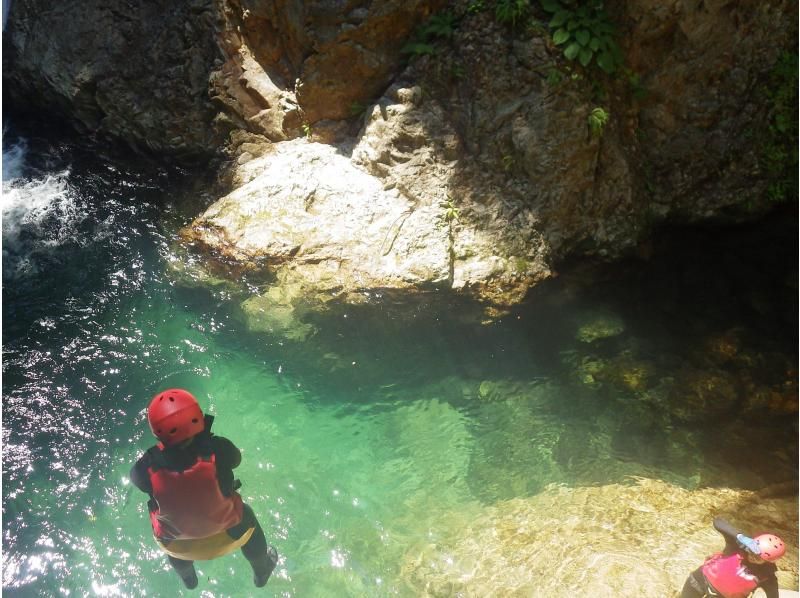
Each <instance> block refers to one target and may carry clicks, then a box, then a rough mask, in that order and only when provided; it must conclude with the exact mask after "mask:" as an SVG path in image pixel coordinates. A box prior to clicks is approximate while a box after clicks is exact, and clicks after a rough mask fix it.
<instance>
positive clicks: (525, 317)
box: [3, 144, 797, 597]
mask: <svg viewBox="0 0 800 598" xmlns="http://www.w3.org/2000/svg"><path fill="white" fill-rule="evenodd" d="M33 145H34V146H35V144H33ZM34 151H35V152H38V153H37V154H36V156H35V157H34V158H30V157H29V158H28V160H29V161H31V162H33V163H34V165H35V166H36V167H37V168H38V170H27V171H22V173H21V174H20V176H18V177H15V178H13V179H11V180H7V181H5V182H4V190H5V193H4V280H3V282H4V294H3V343H4V363H3V591H4V593H5V594H6V595H9V596H55V595H73V596H74V595H102V596H145V595H149V596H169V595H180V594H181V593H183V592H184V591H183V590H182V589H181V586H180V585H179V581H178V579H177V577H176V576H175V575H174V573H173V572H172V571H171V570H169V569H168V567H167V566H166V561H165V559H164V557H163V555H162V554H161V553H160V552H159V551H158V550H157V549H156V546H155V544H154V542H153V540H152V538H151V535H150V531H149V524H148V522H147V516H146V512H145V507H144V503H145V500H144V496H143V495H141V494H140V493H139V492H138V491H136V490H135V489H132V488H131V486H130V484H129V482H128V479H127V475H128V471H129V469H130V466H131V465H132V464H133V462H134V461H135V460H136V458H137V456H138V455H139V454H140V453H141V452H142V451H143V450H145V449H146V448H147V447H148V446H150V445H151V443H152V438H151V437H150V435H149V432H148V430H147V425H146V421H145V419H144V408H145V406H146V404H147V402H148V400H149V398H150V397H151V396H152V395H153V394H155V393H156V392H157V391H159V390H161V389H164V388H167V387H184V388H187V389H189V390H191V391H192V392H193V393H195V394H196V395H197V396H198V397H199V398H200V401H201V404H202V406H203V407H204V408H205V409H206V410H207V411H209V412H211V413H213V414H215V415H216V416H217V421H216V424H215V429H216V432H217V433H218V434H220V435H223V436H227V437H229V438H230V439H232V440H233V441H234V442H235V443H236V444H237V445H238V446H239V447H240V448H241V449H242V451H243V463H242V465H241V467H240V468H239V469H238V470H237V473H238V477H239V478H240V479H241V480H242V482H243V487H242V490H241V492H242V495H243V496H244V498H245V500H246V501H247V502H248V503H249V504H251V505H252V506H253V508H254V509H255V511H256V513H257V515H258V516H259V518H260V520H261V522H262V525H263V527H264V529H265V532H266V534H267V536H268V539H269V540H270V542H271V543H273V544H274V545H275V546H276V547H277V548H278V551H279V552H280V554H281V562H280V565H279V568H278V570H277V571H276V573H275V575H274V576H273V578H272V580H271V581H270V582H269V585H268V587H267V589H266V590H263V591H260V592H256V591H255V590H254V589H251V586H250V583H251V582H250V578H251V575H250V571H249V567H248V565H247V563H246V561H245V560H244V559H243V558H242V557H241V556H240V555H238V554H236V555H232V556H228V557H225V558H223V559H218V560H216V561H211V562H207V563H199V564H198V573H199V576H200V578H201V582H200V590H202V591H203V592H204V593H203V594H202V595H206V596H212V595H213V596H248V595H256V594H261V595H276V596H278V595H281V596H300V597H305V596H384V595H397V596H413V595H416V593H417V592H418V589H415V588H413V587H412V586H410V585H409V584H408V580H407V579H406V577H405V576H404V571H405V567H406V565H407V563H408V562H409V560H413V559H414V556H415V554H416V553H417V552H418V549H419V547H422V546H424V545H426V544H428V543H430V542H434V541H436V539H437V538H441V537H444V536H446V535H447V534H449V533H452V532H453V530H456V529H460V528H463V527H464V526H466V525H468V524H469V522H470V521H472V519H473V518H474V517H476V516H477V514H478V513H480V511H481V509H482V508H484V507H485V506H486V505H491V504H494V503H496V502H497V501H500V500H504V499H508V498H514V497H524V496H530V495H532V494H534V493H536V492H538V491H539V490H541V489H542V488H543V487H544V486H545V485H546V484H549V483H561V484H565V485H567V486H572V487H576V486H580V485H587V484H607V483H612V482H621V481H624V480H625V479H626V476H630V475H638V476H645V477H653V478H658V479H664V480H668V481H670V482H672V483H674V484H677V485H680V486H683V487H687V488H698V487H702V486H705V485H711V486H731V487H748V488H758V487H761V486H763V485H766V484H770V483H775V482H785V481H787V480H788V481H792V480H794V481H796V480H797V470H796V463H797V448H796V447H797V425H796V415H795V416H789V417H787V416H786V415H785V414H781V413H766V412H763V411H760V412H757V413H748V414H747V416H746V418H743V417H737V416H736V410H742V409H744V407H741V406H739V407H737V408H736V410H735V411H734V413H725V415H724V416H720V417H718V418H715V419H711V420H703V421H698V420H692V421H684V420H682V419H680V418H676V417H673V416H672V415H670V413H669V410H668V409H666V410H665V409H664V408H663V406H659V405H658V404H657V403H654V402H653V401H652V400H649V401H648V400H644V399H643V396H644V395H643V392H644V391H641V390H636V388H631V387H630V386H628V387H626V386H625V385H624V384H619V383H615V382H614V378H613V376H612V377H611V378H609V377H608V376H607V377H606V378H602V377H594V378H587V377H586V376H587V373H588V374H589V375H591V372H595V370H593V369H592V364H597V363H608V362H610V361H613V360H614V359H620V356H623V357H624V356H628V357H630V356H633V357H635V359H637V360H639V361H645V362H646V363H647V364H649V367H651V368H652V372H651V373H650V374H649V377H650V379H651V381H652V380H655V379H662V378H669V377H670V376H672V377H674V376H677V375H678V372H680V371H681V370H682V368H684V369H685V368H686V367H688V366H687V364H690V365H691V366H692V367H693V368H695V369H697V370H700V371H705V370H704V369H703V368H704V367H705V368H706V369H714V371H717V370H719V371H723V372H725V373H726V375H730V376H732V378H731V379H732V380H735V381H737V382H741V381H742V380H744V379H745V378H746V379H747V380H749V381H750V382H751V383H752V385H753V388H769V389H776V388H783V386H781V385H785V384H786V383H787V380H789V381H790V382H791V381H792V380H793V379H794V377H793V374H792V373H791V372H787V368H789V369H791V368H792V367H794V364H796V361H797V359H796V331H797V306H796V280H795V281H793V280H792V272H796V265H792V264H788V265H786V264H785V263H784V264H783V265H782V266H781V267H780V268H778V269H777V272H770V273H766V272H764V269H763V268H762V267H761V265H762V264H763V260H753V261H752V263H750V262H746V258H747V256H748V252H749V251H752V250H753V249H754V247H758V246H761V245H762V244H763V242H764V239H765V238H768V239H771V238H772V234H771V233H770V234H769V235H766V237H763V236H758V235H753V236H751V237H750V239H751V240H750V241H746V240H743V239H742V238H736V236H735V235H733V236H731V237H730V238H729V239H728V241H725V240H724V239H723V241H722V242H721V243H722V244H721V245H720V246H719V247H718V250H719V251H716V250H714V251H711V252H710V253H711V255H706V256H705V257H704V258H703V259H702V260H698V259H697V256H698V255H701V254H702V253H703V251H705V252H706V253H709V250H708V248H709V246H710V245H709V244H708V242H707V240H704V238H703V236H704V235H703V234H700V235H698V236H697V237H696V238H694V237H693V238H688V239H686V240H684V241H683V242H682V243H680V244H678V246H679V247H683V249H682V250H681V251H678V252H677V253H673V254H671V255H670V254H669V253H666V254H665V255H666V257H660V258H659V257H658V256H657V257H656V258H654V260H653V261H651V262H650V263H648V264H646V265H642V264H640V265H637V266H634V267H623V266H619V267H617V268H616V269H606V270H603V271H602V272H603V275H602V276H599V277H595V278H594V279H593V280H592V282H591V284H589V283H586V282H583V283H581V284H578V283H575V282H574V280H581V278H580V277H577V278H575V279H573V282H570V280H563V281H557V282H555V283H553V284H550V285H545V287H543V288H542V289H541V290H540V291H537V292H536V293H534V296H533V297H532V300H531V302H530V304H529V305H526V306H523V307H522V308H520V309H519V310H518V311H516V312H515V313H513V314H511V315H509V317H507V318H505V319H503V320H502V321H500V322H498V323H496V324H494V325H491V326H480V325H476V324H465V323H463V322H461V321H460V319H459V318H458V315H459V313H461V311H460V309H459V308H458V306H454V307H453V309H452V310H450V311H449V312H448V314H449V315H447V316H445V315H442V314H439V315H432V314H426V313H425V312H424V311H420V312H418V313H417V314H416V315H415V316H414V317H411V318H407V319H403V320H400V319H398V318H397V317H393V316H389V315H386V314H384V313H383V312H381V311H380V310H371V311H364V310H350V311H346V312H345V313H339V314H337V315H336V316H332V317H331V318H329V319H327V320H326V319H322V320H320V321H318V322H317V324H318V326H319V333H318V334H317V335H316V336H314V337H313V338H312V339H310V340H309V341H307V342H305V343H296V342H288V341H284V340H282V339H280V338H275V337H270V336H269V335H264V334H251V333H248V332H247V331H246V327H245V326H244V325H243V323H242V322H241V321H240V320H239V319H238V318H237V316H236V313H237V312H236V310H235V307H234V304H233V303H232V302H230V301H226V297H225V296H224V295H221V294H219V295H214V294H212V293H208V292H204V291H200V290H192V289H186V288H182V287H180V286H178V285H176V284H175V282H174V280H173V279H172V277H171V275H169V269H168V267H167V266H168V263H169V261H170V260H171V259H173V257H174V256H173V253H172V249H171V243H172V241H173V238H174V232H175V227H176V226H177V225H179V224H180V223H182V222H184V221H185V220H186V218H187V217H188V216H189V214H188V213H182V211H181V208H180V207H179V202H178V204H174V203H173V202H172V198H173V197H175V195H174V194H175V193H176V191H177V190H178V189H180V188H183V187H184V186H185V185H186V184H187V182H188V181H187V178H186V177H180V176H178V177H176V176H175V175H174V174H169V173H165V172H163V171H153V170H152V169H141V170H136V169H133V168H131V169H130V170H123V171H121V170H118V169H117V168H116V167H111V166H110V165H109V163H108V162H106V161H104V160H101V159H98V158H96V157H93V156H91V155H89V156H87V155H84V154H82V153H81V150H79V149H77V148H73V147H69V146H68V147H63V146H60V147H58V148H56V149H53V148H52V147H50V148H49V149H47V148H46V149H41V147H40V146H35V149H34ZM42 156H45V157H46V158H47V159H46V160H45V159H44V158H43V157H42ZM66 165H69V171H68V172H64V170H63V168H64V167H65V166H66ZM9 171H10V169H9V168H6V172H9ZM58 173H61V174H60V175H59V176H55V175H57V174H58ZM47 175H49V176H50V177H51V178H50V179H47V178H46V177H47ZM189 178H191V177H189ZM26 194H27V195H26ZM54 196H57V197H58V198H59V199H57V201H54V200H53V199H52V198H53V197H54ZM47 198H50V199H47ZM35 202H40V203H38V204H36V205H41V206H43V207H41V209H39V211H38V212H35V211H32V210H33V208H31V205H33V204H34V203H35ZM26 217H27V220H25V218H26ZM776 242H778V243H782V242H783V241H782V240H781V239H778V240H777V241H776ZM736 247H739V248H740V251H739V253H736V252H735V249H734V248H736ZM781 247H782V246H781V245H780V244H779V245H778V249H780V248H781ZM703 248H705V249H703ZM762 249H764V248H763V247H762ZM766 249H767V251H770V250H772V249H770V248H769V247H767V248H766ZM659 260H660V261H659ZM583 280H584V281H585V280H588V279H583ZM345 316H346V317H345ZM586 322H595V323H597V322H601V323H603V326H601V327H600V328H603V329H606V330H607V329H608V328H609V326H611V328H614V326H616V325H619V326H621V331H619V330H618V331H616V332H618V333H615V334H614V336H610V337H606V338H597V339H595V340H593V341H592V342H585V341H586V339H585V338H584V340H583V341H582V340H580V339H579V338H576V334H578V333H579V331H580V330H581V326H582V325H584V324H585V323H586ZM609 322H610V323H611V324H609ZM731 330H734V331H736V332H735V334H734V336H735V337H736V338H737V339H739V341H738V342H739V344H738V345H737V346H738V348H737V355H738V356H740V358H741V359H739V360H738V361H736V362H735V363H733V364H731V363H727V365H719V364H717V365H711V364H712V363H714V362H713V360H712V359H711V358H707V356H706V353H707V351H706V349H704V347H705V346H706V345H705V344H704V343H706V342H707V340H708V339H710V338H716V337H718V336H720V335H724V334H726V333H729V332H730V331H731ZM693 355H694V356H695V357H691V356H693ZM745 358H746V359H745ZM623 361H624V360H623ZM748 363H749V364H750V365H746V364H748ZM742 364H745V365H742ZM794 376H796V374H794ZM634 386H635V385H634ZM655 386H657V385H656V384H655V382H651V383H650V385H649V386H648V388H649V389H650V390H652V389H653V388H654V387H655ZM787 393H788V395H789V396H792V393H794V394H795V395H796V388H795V389H794V390H792V389H791V388H790V389H789V390H788V391H787ZM795 402H796V401H795ZM739 403H741V400H740V401H739ZM737 404H738V403H737ZM765 435H769V437H770V438H772V439H773V440H774V442H773V444H771V445H770V447H768V448H765V449H762V451H763V452H762V453H761V455H762V456H763V455H764V454H766V455H768V457H769V465H768V466H766V465H765V464H764V463H765V462H764V460H761V459H749V458H747V456H746V455H747V454H748V448H750V447H752V446H760V445H759V444H758V443H761V444H763V442H762V440H763V438H764V437H765ZM750 452H751V451H750ZM743 455H745V456H743Z"/></svg>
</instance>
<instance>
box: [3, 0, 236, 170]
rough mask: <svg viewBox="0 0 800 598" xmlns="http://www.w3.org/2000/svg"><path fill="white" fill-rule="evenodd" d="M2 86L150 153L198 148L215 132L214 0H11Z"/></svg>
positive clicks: (210, 142) (211, 142) (213, 141)
mask: <svg viewBox="0 0 800 598" xmlns="http://www.w3.org/2000/svg"><path fill="white" fill-rule="evenodd" d="M8 19H9V20H8V24H7V27H6V30H5V31H4V32H3V45H4V64H3V79H4V84H5V89H6V90H7V91H8V92H9V93H10V94H11V95H12V97H13V96H16V97H17V98H18V99H19V101H20V102H23V103H25V104H28V105H33V106H37V105H38V107H39V108H45V109H50V110H52V109H54V108H55V109H57V110H58V111H60V112H61V113H62V114H64V115H66V116H67V117H68V118H69V120H71V121H72V122H74V123H75V124H76V125H77V126H79V127H80V128H82V129H83V130H85V131H87V132H89V133H97V132H99V133H103V134H107V135H110V136H112V137H116V138H119V139H122V140H123V141H127V142H129V143H131V144H133V145H136V146H140V147H142V146H143V147H149V148H150V149H151V150H153V151H155V152H171V153H189V154H192V153H202V152H208V151H209V148H211V147H213V146H215V145H216V144H219V143H221V142H222V138H221V137H219V136H217V135H215V133H214V130H213V127H212V120H213V117H214V110H213V108H212V105H211V103H210V101H209V98H208V73H209V69H210V67H211V65H213V64H214V62H215V60H217V59H218V57H219V52H218V49H217V46H216V44H215V43H214V36H213V25H214V19H215V17H214V11H213V6H212V2H211V0H208V1H206V0H192V1H184V2H158V1H157V2H98V1H96V0H87V1H85V2H84V1H81V2H58V3H51V2H38V1H36V0H15V1H14V2H12V3H11V9H10V13H9V17H8Z"/></svg>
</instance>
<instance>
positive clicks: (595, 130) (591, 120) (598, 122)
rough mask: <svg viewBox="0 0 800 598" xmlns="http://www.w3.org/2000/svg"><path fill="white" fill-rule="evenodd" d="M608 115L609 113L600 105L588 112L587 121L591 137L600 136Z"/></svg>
mask: <svg viewBox="0 0 800 598" xmlns="http://www.w3.org/2000/svg"><path fill="white" fill-rule="evenodd" d="M610 117H611V115H610V114H609V113H608V112H606V111H605V110H604V109H603V108H600V107H598V108H595V109H593V110H592V111H591V112H590V113H589V116H588V117H587V122H588V124H589V130H590V131H591V132H592V136H593V137H600V136H601V135H602V134H603V129H604V128H605V126H606V124H608V119H609V118H610Z"/></svg>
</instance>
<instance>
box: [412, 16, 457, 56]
mask: <svg viewBox="0 0 800 598" xmlns="http://www.w3.org/2000/svg"><path fill="white" fill-rule="evenodd" d="M457 26H458V17H456V16H455V15H454V14H453V13H452V12H449V11H446V12H443V13H439V14H437V15H433V16H432V17H431V18H430V19H428V20H427V21H426V22H425V23H423V24H422V25H420V26H419V27H417V29H416V30H415V31H414V35H413V36H412V37H411V39H410V40H409V42H408V43H407V44H406V45H405V46H403V49H402V50H401V51H402V52H403V53H404V54H410V55H412V56H426V55H427V56H432V55H434V54H436V47H435V46H434V45H433V42H435V41H436V40H437V39H450V38H451V37H453V34H454V33H455V30H456V27H457Z"/></svg>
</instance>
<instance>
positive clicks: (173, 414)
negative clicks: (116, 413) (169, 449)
mask: <svg viewBox="0 0 800 598" xmlns="http://www.w3.org/2000/svg"><path fill="white" fill-rule="evenodd" d="M147 422H148V423H149V424H150V429H151V430H152V431H153V434H154V435H155V437H156V438H158V439H159V440H160V441H161V442H163V443H164V445H165V446H173V445H175V444H178V443H179V442H182V441H184V440H186V439H187V438H191V437H192V436H194V435H195V434H199V433H200V432H202V431H203V429H204V428H205V422H204V421H203V412H202V410H201V409H200V405H198V404H197V399H195V398H194V397H193V396H192V394H191V393H189V392H187V391H185V390H183V389H180V388H171V389H169V390H165V391H163V392H160V393H158V394H157V395H156V396H155V397H153V400H152V401H150V406H149V407H148V408H147Z"/></svg>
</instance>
